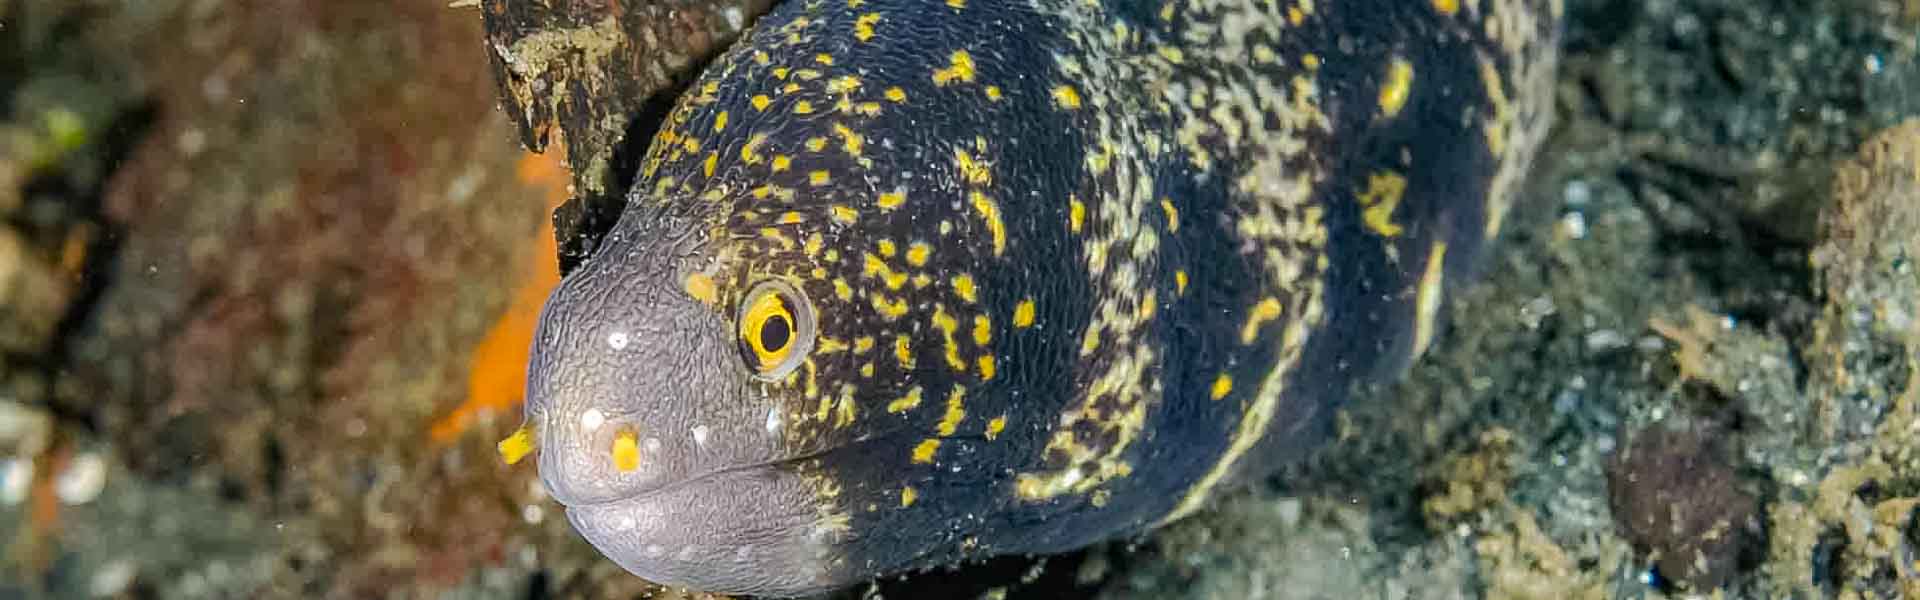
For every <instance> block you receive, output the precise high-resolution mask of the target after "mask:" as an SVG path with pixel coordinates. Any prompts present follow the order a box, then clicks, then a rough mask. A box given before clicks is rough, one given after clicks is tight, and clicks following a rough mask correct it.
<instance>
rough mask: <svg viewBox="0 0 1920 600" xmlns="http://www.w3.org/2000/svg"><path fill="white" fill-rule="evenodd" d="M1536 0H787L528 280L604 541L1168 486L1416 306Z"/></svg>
mask: <svg viewBox="0 0 1920 600" xmlns="http://www.w3.org/2000/svg"><path fill="white" fill-rule="evenodd" d="M1556 4H1557V3H1553V2H1550V1H1549V0H1481V1H1479V2H1465V3H1462V2H1457V1H1450V0H1405V1H1389V0H1348V1H1339V0H1318V1H1316V2H1293V3H1288V2H1284V1H1282V2H1275V3H1272V4H1269V3H1267V2H1265V1H1264V0H1244V1H1239V2H1230V1H1218V2H1186V1H1171V2H1161V1H1158V0H1129V1H1115V0H1106V1H1103V2H1102V1H1091V0H1068V1H1053V0H1047V1H1034V2H1008V1H1002V0H964V1H962V0H952V1H951V2H941V1H935V2H918V1H916V2H909V1H902V0H820V1H815V2H801V1H797V0H789V1H787V2H784V3H782V4H780V5H779V6H777V7H775V8H774V9H773V11H772V13H770V14H768V15H766V16H765V17H763V18H762V19H761V20H760V21H759V22H758V23H756V24H754V25H753V26H752V28H751V31H750V32H749V33H748V34H747V36H746V37H745V39H743V40H742V41H741V42H740V43H739V44H737V45H736V46H735V47H734V48H732V49H731V50H730V51H729V52H727V53H726V54H725V55H723V56H722V57H720V58H719V59H717V60H716V62H715V63H714V64H712V65H711V66H709V67H708V68H707V70H706V72H705V73H704V76H703V77H702V79H700V80H699V81H697V82H695V84H694V85H693V87H692V88H691V89H690V90H689V92H688V93H687V94H686V96H685V97H683V98H682V99H681V102H680V103H679V105H678V107H677V108H676V109H675V110H674V111H673V112H672V113H671V114H670V115H669V116H668V118H667V121H666V123H664V124H663V125H662V127H661V131H660V133H659V135H658V136H657V137H656V138H655V139H654V140H653V142H652V145H651V146H650V150H649V154H648V155H647V158H646V159H645V162H644V164H643V167H642V172H641V175H640V177H639V182H638V183H637V184H636V185H635V186H634V188H633V190H632V192H631V193H630V195H629V200H628V201H629V205H628V207H627V208H626V211H625V213H624V214H623V216H622V218H621V221H620V223H619V224H618V225H616V226H615V228H614V230H613V231H612V233H610V234H609V235H608V237H607V239H606V240H605V241H604V242H603V245H602V247H601V249H600V250H599V251H598V252H597V253H596V254H595V255H594V256H593V257H592V258H591V259H590V260H589V261H588V262H587V263H586V264H584V265H583V266H582V267H581V268H580V269H579V270H578V271H577V272H575V273H574V274H572V275H571V276H569V277H568V278H567V279H566V280H565V281H564V282H563V283H562V285H561V287H560V289H559V290H558V291H556V292H555V293H554V295H553V297H552V299H551V300H550V301H549V303H548V306H547V310H546V314H545V315H544V316H543V318H542V322H541V328H540V332H539V334H538V335H537V339H536V342H535V348H534V358H533V369H532V375H531V378H530V382H529V387H528V398H529V400H528V404H527V419H528V425H527V428H526V429H524V430H523V431H524V432H525V433H524V435H527V436H530V437H531V438H532V439H533V440H535V441H536V443H537V445H538V447H539V453H540V473H541V476H542V478H543V479H544V480H545V482H546V484H547V486H548V488H549V489H550V490H551V492H552V493H553V495H554V497H555V498H556V499H558V500H559V501H560V502H561V503H563V504H565V505H567V507H568V508H567V514H568V517H569V519H571V521H572V522H573V524H574V525H575V527H576V528H577V529H578V530H579V531H580V533H581V534H582V535H584V536H585V537H586V538H587V539H588V540H589V541H591V542H592V543H593V544H594V545H595V546H596V547H598V548H599V549H600V550H601V551H602V552H604V553H605V554H606V555H607V556H608V557H609V558H611V559H613V560H614V561H616V562H618V563H619V564H620V565H621V566H623V567H625V568H626V569H628V570H630V571H632V572H634V573H635V574H638V575H640V576H643V577H646V578H648V579H651V580H655V581H659V582H663V583H669V584H675V585H683V586H687V587H692V588H697V589H701V590H707V591H718V592H735V593H752V594H766V595H798V594H806V593H812V592H818V591H823V590H828V589H832V588H836V587H840V586H844V585H848V584H851V583H856V582H859V581H862V580H865V579H868V578H871V577H874V576H879V575H884V574H891V573H897V572H902V571H906V570H911V569H915V568H923V567H930V566H937V565H943V564H947V563H950V562H953V561H956V560H963V559H966V558H971V557H982V556H988V555H995V554H1003V553H1028V552H1041V553H1044V552H1056V551H1065V550H1070V549H1073V548H1077V547H1080V546H1083V545H1086V544H1089V543H1093V542H1097V541H1100V540H1105V539H1111V538H1115V537H1119V536H1126V535H1131V534H1136V533H1139V532H1142V531H1146V530H1148V529H1151V528H1153V527H1155V526H1157V525H1159V524H1163V523H1165V522H1168V521H1171V520H1174V519H1178V518H1180V517H1182V516H1184V515H1187V514H1189V513H1191V512H1192V511H1194V510H1196V509H1197V508H1200V507H1202V506H1204V504H1205V502H1206V500H1207V499H1208V498H1211V497H1213V496H1215V495H1217V494H1218V493H1219V492H1221V491H1223V490H1227V489H1230V488H1231V487H1232V486H1233V485H1234V484H1235V483H1236V482H1240V481H1244V480H1246V479H1247V478H1249V477H1255V476H1259V475H1261V474H1263V473H1267V472H1269V471H1270V470H1271V469H1272V468H1274V467H1276V466H1279V465H1281V464H1283V463H1284V462H1285V461H1288V460H1292V459H1295V458H1298V457H1300V456H1302V455H1303V454H1305V453H1306V452H1308V451H1310V450H1311V449H1312V448H1314V447H1315V446H1316V445H1317V444H1319V443H1321V442H1323V441H1324V440H1325V438H1326V434H1327V430H1328V423H1329V421H1330V419H1331V417H1332V415H1333V413H1334V412H1335V411H1336V410H1337V409H1338V407H1339V406H1340V405H1341V404H1342V402H1343V401H1344V399H1345V396H1346V390H1347V389H1348V388H1349V387H1350V386H1351V385H1352V384H1353V383H1355V382H1356V381H1360V380H1365V379H1369V378H1378V377H1382V376H1391V375H1392V374H1395V373H1397V372H1399V371H1400V370H1401V369H1402V368H1404V366H1405V365H1406V364H1407V363H1408V362H1409V361H1410V360H1411V359H1412V358H1413V357H1414V356H1417V355H1418V354H1419V353H1420V352H1421V351H1422V350H1423V349H1424V348H1425V346H1426V345H1427V344H1428V342H1429V341H1430V340H1431V339H1432V334H1433V333H1432V332H1433V330H1434V327H1435V320H1436V318H1437V317H1436V315H1437V313H1438V307H1439V306H1440V305H1441V304H1442V299H1443V297H1444V296H1445V294H1446V291H1447V289H1448V288H1449V286H1450V285H1454V284H1457V283H1458V281H1459V280H1460V279H1461V278H1462V277H1464V276H1465V274H1466V273H1468V272H1469V271H1470V270H1471V269H1472V266H1473V263H1474V258H1475V256H1476V255H1477V254H1479V252H1480V249H1481V248H1482V247H1483V246H1484V245H1485V244H1487V243H1488V241H1489V240H1491V239H1492V238H1493V237H1494V235H1495V233H1496V232H1497V230H1498V224H1499V220H1500V217H1501V215H1503V214H1504V212H1505V210H1506V207H1507V206H1508V205H1509V204H1510V203H1511V202H1512V200H1513V195H1514V193H1515V191H1516V189H1517V184H1518V181H1519V180H1520V177H1521V176H1522V174H1523V173H1524V172H1525V170H1526V167H1527V163H1528V162H1529V160H1530V157H1531V155H1532V154H1533V153H1534V151H1535V149H1536V148H1537V146H1538V145H1539V143H1540V140H1541V138H1542V136H1543V135H1544V133H1545V130H1546V128H1547V121H1548V115H1547V112H1546V111H1547V108H1548V97H1547V96H1548V94H1547V91H1548V86H1549V83H1550V81H1551V76H1552V68H1553V41H1554V32H1555V28H1556V26H1557V25H1556V23H1557V20H1558V13H1559V10H1558V7H1557V6H1556Z"/></svg>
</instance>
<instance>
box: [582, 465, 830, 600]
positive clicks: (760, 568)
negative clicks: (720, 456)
mask: <svg viewBox="0 0 1920 600" xmlns="http://www.w3.org/2000/svg"><path fill="white" fill-rule="evenodd" d="M779 464H780V463H777V462H776V463H767V464H759V465H744V466H739V467H733V468H729V469H725V470H720V471H714V472H710V473H707V474H704V475H701V476H699V477H695V478H691V479H685V480H681V481H677V482H674V483H672V484H668V485H665V486H661V487H658V488H654V489H651V490H648V491H647V492H645V493H640V494H635V495H633V496H630V497H626V498H618V499H614V500H608V501H600V502H594V503H588V504H572V505H568V506H567V520H568V521H569V522H571V523H572V524H573V527H574V529H575V530H576V531H579V532H580V535H581V536H582V537H584V538H586V539H587V541H588V542H589V543H591V544H593V546H594V547H595V548H597V549H599V550H600V552H601V553H602V554H604V555H606V556H607V557H608V558H609V559H612V560H613V561H614V562H615V563H617V564H619V565H620V567H621V568H624V569H626V570H627V571H628V572H631V573H633V574H634V575H637V576H639V577H641V578H642V579H646V580H649V581H653V582H655V583H662V584H667V585H674V586H683V587H688V588H693V589H698V590H702V591H710V592H720V593H731V594H756V595H773V596H796V595H803V594H807V593H813V592H818V591H825V590H827V589H831V588H832V587H834V586H835V585H836V583H835V581H836V580H837V579H838V577H836V576H835V572H834V569H833V568H832V565H834V564H836V563H843V562H844V561H835V560H833V556H834V554H835V552H836V551H837V548H838V546H839V542H840V541H841V540H842V539H843V538H844V537H845V536H844V534H845V529H844V527H845V526H844V521H836V520H835V519H831V518H827V515H828V514H829V513H827V512H826V511H825V510H824V509H823V508H822V506H821V505H820V504H819V502H818V501H817V500H816V499H815V498H814V494H813V493H812V491H810V489H809V487H808V486H807V484H806V482H804V481H802V480H801V478H800V476H799V475H797V474H795V473H794V472H792V471H791V470H787V469H782V468H779ZM835 523H841V524H840V525H837V526H836V525H835Z"/></svg>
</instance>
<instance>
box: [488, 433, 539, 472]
mask: <svg viewBox="0 0 1920 600" xmlns="http://www.w3.org/2000/svg"><path fill="white" fill-rule="evenodd" d="M494 449H495V450H498V451H499V452H500V460H503V461H506V463H507V464H508V465H515V464H519V463H520V459H523V458H526V457H527V455H528V454H531V453H533V429H532V428H529V427H527V426H525V425H522V426H520V428H519V429H515V430H514V431H513V435H509V436H507V439H504V440H500V443H499V444H497V445H495V446H494Z"/></svg>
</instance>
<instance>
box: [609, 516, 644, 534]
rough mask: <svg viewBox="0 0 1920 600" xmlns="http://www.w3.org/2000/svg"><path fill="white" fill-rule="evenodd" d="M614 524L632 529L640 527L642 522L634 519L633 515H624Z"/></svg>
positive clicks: (621, 527)
mask: <svg viewBox="0 0 1920 600" xmlns="http://www.w3.org/2000/svg"><path fill="white" fill-rule="evenodd" d="M613 525H614V526H615V527H619V528H620V529H623V530H627V531H632V530H633V529H634V528H635V527H639V526H640V523H639V522H637V521H634V520H633V517H632V516H627V515H622V516H621V517H620V520H619V521H618V522H615V523H614V524H613Z"/></svg>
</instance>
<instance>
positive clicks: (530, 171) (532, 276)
mask: <svg viewBox="0 0 1920 600" xmlns="http://www.w3.org/2000/svg"><path fill="white" fill-rule="evenodd" d="M565 155H566V151H565V149H564V148H560V147H553V148H550V149H549V152H547V153H545V154H528V155H526V156H524V157H522V158H521V159H520V164H519V167H518V169H517V170H516V175H517V176H518V178H519V179H520V181H521V182H522V183H524V184H527V185H528V186H529V187H532V188H535V189H538V190H541V191H542V194H541V196H542V197H543V198H544V199H545V200H546V205H547V209H548V211H549V212H551V211H552V210H553V209H554V208H557V207H559V206H560V203H561V202H565V201H566V200H567V196H568V192H567V181H568V174H567V168H566V163H565V158H564V157H565ZM529 241H530V242H532V243H531V244H530V245H529V248H528V250H529V251H528V252H526V253H525V254H523V255H522V259H521V271H522V275H521V278H520V287H519V288H518V289H517V290H515V291H514V293H513V303H512V304H511V305H509V306H508V307H507V310H506V312H505V313H504V314H502V315H501V316H500V320H498V321H495V322H494V324H493V327H492V328H490V329H488V330H487V335H486V337H485V338H482V339H481V340H480V343H479V344H478V345H476V346H474V348H473V354H472V355H470V356H469V358H468V359H467V399H466V401H465V402H462V403H461V404H460V406H459V407H457V408H455V409H454V410H453V412H451V413H449V414H447V415H446V416H445V417H441V418H440V419H439V420H438V421H435V422H434V423H433V426H432V428H430V429H429V430H428V437H429V439H431V440H432V441H433V442H434V443H436V444H440V443H446V442H449V441H452V440H453V439H454V438H457V437H459V436H460V434H461V433H464V432H465V431H466V430H467V427H468V426H469V425H471V424H472V422H473V420H474V417H476V416H478V415H481V414H485V413H490V412H505V411H510V410H514V409H516V408H517V407H518V406H519V405H520V402H521V401H522V400H524V399H525V398H524V397H525V395H526V393H525V387H526V379H527V353H528V351H529V350H530V348H531V346H532V345H533V328H534V325H535V324H536V323H537V322H538V321H539V319H540V307H541V305H542V304H544V303H545V302H546V300H547V294H548V293H550V292H552V291H553V288H554V286H556V285H559V283H560V272H559V268H558V266H557V265H558V264H559V263H558V259H557V258H556V256H557V248H556V246H555V244H554V238H553V228H552V227H550V226H545V225H542V226H541V227H540V228H539V233H538V234H537V235H535V236H534V238H533V239H531V240H529Z"/></svg>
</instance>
